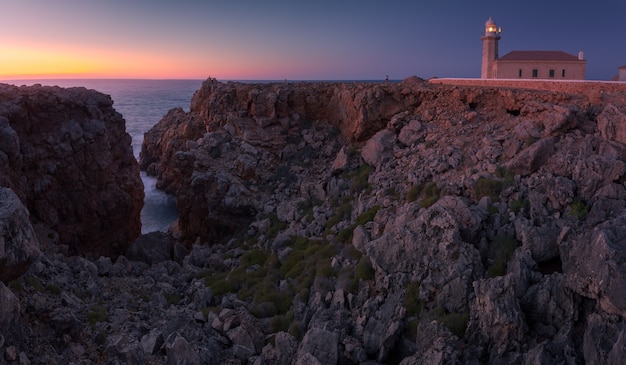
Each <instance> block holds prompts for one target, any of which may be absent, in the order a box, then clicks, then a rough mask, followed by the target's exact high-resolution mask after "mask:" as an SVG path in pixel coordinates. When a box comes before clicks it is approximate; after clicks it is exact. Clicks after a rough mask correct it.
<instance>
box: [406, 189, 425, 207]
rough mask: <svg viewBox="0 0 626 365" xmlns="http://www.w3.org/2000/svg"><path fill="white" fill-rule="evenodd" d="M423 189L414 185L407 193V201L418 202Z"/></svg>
mask: <svg viewBox="0 0 626 365" xmlns="http://www.w3.org/2000/svg"><path fill="white" fill-rule="evenodd" d="M421 191H422V189H421V188H420V186H418V185H413V186H411V187H410V188H409V191H408V192H407V193H406V200H407V201H408V202H409V203H411V202H414V201H416V200H417V197H419V195H420V192H421Z"/></svg>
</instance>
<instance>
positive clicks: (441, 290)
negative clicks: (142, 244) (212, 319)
mask: <svg viewBox="0 0 626 365" xmlns="http://www.w3.org/2000/svg"><path fill="white" fill-rule="evenodd" d="M575 91H576V90H575V85H574V86H570V89H568V90H567V91H563V92H561V91H549V90H547V91H540V90H528V89H515V88H504V87H472V86H467V87H463V86H455V85H436V84H432V83H427V82H424V81H422V80H419V79H416V78H412V79H407V80H405V81H403V82H401V83H397V84H394V83H386V84H361V83H351V84H350V83H344V84H339V83H337V84H325V83H313V84H311V83H307V84H296V83H293V84H292V83H284V84H265V85H259V84H256V85H253V84H235V83H218V82H216V81H215V80H207V81H206V82H205V83H204V84H203V86H202V88H201V89H200V90H199V91H198V92H197V93H196V95H195V96H194V99H193V101H192V104H191V110H190V112H188V113H185V112H183V111H182V110H173V111H171V112H170V113H169V114H168V115H167V116H165V117H164V118H163V120H161V122H160V123H159V124H158V125H157V126H155V128H154V129H153V130H151V131H150V132H148V133H147V134H146V138H145V142H144V146H143V149H142V154H141V156H142V160H141V165H142V168H144V169H146V170H147V171H148V172H150V173H152V174H155V175H156V176H157V177H158V178H159V182H160V184H161V186H162V187H163V188H164V189H166V190H167V191H170V192H172V193H175V194H176V195H177V198H178V207H179V211H180V222H179V227H178V228H179V230H180V231H179V232H177V234H178V235H179V237H181V238H182V241H183V242H185V243H186V244H187V247H191V246H190V245H191V244H192V243H195V244H200V245H210V246H211V245H213V247H221V249H220V250H226V251H228V250H229V249H232V248H233V247H240V248H239V249H241V247H245V249H244V252H246V251H247V250H250V249H252V248H255V249H257V250H261V251H262V252H263V253H265V255H266V256H263V257H264V258H266V259H267V261H264V260H262V259H259V261H258V262H256V265H257V266H254V263H253V262H248V261H247V260H246V254H245V253H244V254H243V256H241V258H240V260H239V261H236V262H231V261H229V262H231V263H232V265H234V266H230V268H228V269H226V270H224V269H220V268H216V267H213V266H211V265H209V267H208V268H207V269H205V270H206V272H207V275H209V276H208V277H209V278H214V277H216V276H218V275H223V276H221V278H222V280H224V281H226V282H228V281H230V280H239V281H243V284H242V283H241V282H240V283H239V284H234V286H233V287H229V288H227V289H223V288H221V287H220V288H219V289H218V287H217V286H218V283H217V282H213V281H211V280H213V279H207V280H206V285H208V286H209V287H211V288H212V289H213V292H214V293H215V292H218V293H221V292H222V291H224V292H226V293H228V292H232V293H237V295H238V298H239V299H240V300H243V301H244V303H248V304H246V305H247V306H248V309H249V310H250V311H252V312H253V313H257V314H258V312H259V311H261V312H262V314H261V315H260V317H261V318H263V317H264V316H268V317H271V316H272V315H281V314H283V313H284V314H283V315H288V316H292V317H290V318H292V321H293V322H292V325H291V326H289V329H290V330H289V331H288V332H289V333H291V335H292V336H295V337H291V340H293V341H295V342H294V343H296V344H298V345H297V346H296V345H293V346H292V347H291V350H290V351H292V352H291V354H292V355H289V356H288V355H284V354H283V353H282V352H281V351H282V350H281V346H286V345H284V344H281V345H279V344H278V343H276V344H275V345H274V346H273V347H272V348H273V350H272V351H274V352H269V353H266V352H265V351H262V352H261V351H260V348H259V347H255V348H256V350H254V349H253V350H251V353H250V355H252V354H257V355H258V356H260V358H263V359H265V360H266V361H274V360H276V358H272V356H275V357H278V358H279V359H280V361H286V362H287V363H288V362H289V361H296V360H295V359H298V360H297V361H296V362H297V363H300V362H302V361H305V360H304V359H309V360H310V359H312V358H315V359H317V360H318V361H320V363H336V362H340V363H359V362H362V361H365V360H374V361H379V362H400V360H402V359H404V360H402V363H403V364H413V363H432V361H435V360H436V361H435V362H441V363H447V362H455V361H461V362H469V363H472V362H475V363H482V362H490V363H547V362H550V361H556V362H583V361H592V362H596V363H610V362H611V361H612V360H611V359H618V358H621V357H622V356H623V355H624V351H625V350H626V349H625V348H624V347H623V345H622V343H623V341H624V340H623V338H624V336H626V322H624V318H625V316H626V302H625V301H624V300H623V298H624V297H625V295H626V287H625V286H624V283H625V282H626V280H625V279H626V277H625V275H626V270H624V267H623V259H624V257H625V256H624V255H625V254H626V248H625V247H624V245H623V242H626V232H625V231H624V230H623V228H622V226H623V221H624V219H626V214H625V213H626V210H625V208H626V204H625V203H624V198H626V190H625V186H624V182H625V177H624V173H625V172H626V164H625V162H626V145H624V143H625V142H626V140H625V138H624V133H623V130H624V121H625V120H626V99H625V95H626V89H624V88H620V87H619V85H617V86H616V85H611V87H610V88H608V89H607V91H606V92H598V93H592V94H593V95H589V94H588V93H583V92H575ZM579 91H582V90H579ZM222 244H226V245H225V246H224V245H222ZM301 246H304V247H309V248H308V250H309V251H310V252H311V253H310V254H309V255H307V254H306V253H300V252H301V251H300V250H301ZM319 246H323V247H326V249H327V250H328V251H325V254H326V255H327V256H328V257H331V258H332V260H331V261H330V262H329V263H328V265H329V267H328V268H325V269H323V268H322V269H320V268H319V265H322V264H320V261H324V260H322V259H321V258H319V257H318V259H317V260H319V261H316V259H314V258H313V257H315V255H314V254H313V253H312V252H315V251H316V248H317V249H319ZM350 249H354V251H355V252H356V253H354V252H353V253H352V254H350V253H348V252H350V251H349V250H350ZM305 252H306V251H305ZM294 253H298V255H299V256H297V257H299V260H300V261H301V262H300V263H299V264H297V265H303V266H305V267H306V265H313V264H311V263H310V261H316V262H317V263H316V264H315V265H318V268H317V269H311V270H313V271H311V272H309V274H310V275H312V276H313V277H314V279H312V281H311V282H307V281H306V280H304V279H303V278H302V277H301V276H300V275H302V273H303V272H307V271H306V269H305V268H299V269H296V268H294V267H292V266H290V265H293V263H292V262H291V260H296V259H295V258H294V257H293V256H292V255H293V254H294ZM357 253H358V254H357ZM221 257H223V256H221ZM271 257H275V259H271ZM273 260H276V261H273ZM363 260H365V261H363ZM270 262H271V264H270ZM359 262H361V263H362V262H365V263H364V264H363V265H364V266H363V267H367V265H368V264H370V263H371V266H372V267H373V270H374V272H375V275H373V276H371V277H368V278H369V279H370V280H371V281H368V280H364V278H363V277H360V281H358V280H357V282H359V283H360V284H358V285H357V284H353V286H350V285H347V284H346V283H347V282H349V280H347V279H346V278H348V277H350V278H353V279H354V277H355V276H357V277H358V275H363V274H362V273H361V274H356V272H357V271H356V270H357V268H358V269H359V270H365V269H364V268H363V267H359V266H358V265H359ZM259 265H260V266H259ZM267 265H276V267H278V269H277V273H275V274H268V273H266V274H261V273H259V276H261V277H262V278H260V279H257V280H261V282H262V283H265V284H266V285H269V286H259V285H261V284H256V285H254V288H255V289H254V290H264V291H267V292H269V293H273V294H268V296H269V297H271V298H274V299H273V300H271V302H273V303H275V304H274V306H272V305H268V304H264V303H265V301H266V300H267V299H263V298H262V297H263V296H262V295H258V293H257V294H254V293H253V292H250V293H249V294H247V291H246V285H248V284H246V280H247V276H246V275H244V276H243V277H242V276H241V275H236V273H237V270H246V271H245V272H250V271H255V270H257V271H258V270H260V269H263V270H266V271H270V272H271V271H272V270H271V269H270V268H268V267H267ZM322 266H323V265H322ZM350 268H353V269H350ZM294 270H295V272H294ZM320 270H321V271H320ZM350 270H355V271H350ZM264 275H268V276H270V277H273V278H274V279H271V280H270V279H267V278H268V276H264ZM272 275H274V276H272ZM235 277H236V278H237V279H235ZM263 278H265V279H263ZM250 280H252V279H250ZM266 280H270V282H272V281H273V284H269V283H267V282H266ZM303 282H304V284H303ZM219 285H224V283H223V282H222V283H219ZM250 285H251V284H250ZM273 285H275V286H273ZM309 285H310V287H309ZM354 285H357V286H354ZM302 286H304V287H305V288H306V289H307V292H306V294H297V293H298V290H302ZM308 290H310V291H308ZM284 294H288V295H289V296H290V297H293V295H294V294H296V296H295V299H294V300H293V303H290V304H289V305H282V307H281V305H280V304H276V303H280V298H282V295H284ZM259 307H261V309H259ZM268 308H269V309H268ZM257 317H258V316H257ZM442 323H443V324H444V326H441V325H440V324H442ZM294 326H296V327H297V329H294ZM220 328H221V327H220ZM224 331H226V330H225V329H224ZM249 333H250V335H251V336H252V337H253V338H254V335H253V334H252V333H251V332H249ZM270 333H271V331H270ZM426 333H433V335H425V334H426ZM267 334H269V333H267ZM433 336H434V337H433ZM322 348H324V349H325V350H323V351H322V350H321V349H322ZM279 353H280V355H279ZM287 359H291V360H287ZM392 359H393V360H392ZM309 360H306V361H309ZM311 361H312V360H311Z"/></svg>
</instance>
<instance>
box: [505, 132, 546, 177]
mask: <svg viewBox="0 0 626 365" xmlns="http://www.w3.org/2000/svg"><path fill="white" fill-rule="evenodd" d="M552 154H554V138H553V137H546V138H542V139H540V140H538V141H537V142H535V143H533V144H531V145H530V146H528V147H526V148H525V149H524V150H522V151H521V152H520V153H519V154H518V155H517V156H516V157H515V158H513V159H511V160H509V161H508V162H507V163H506V168H507V169H509V170H511V171H513V172H514V173H515V174H519V175H530V174H531V173H533V172H535V171H537V170H538V169H539V168H540V167H541V166H543V165H544V164H545V163H546V161H548V159H549V158H550V156H552Z"/></svg>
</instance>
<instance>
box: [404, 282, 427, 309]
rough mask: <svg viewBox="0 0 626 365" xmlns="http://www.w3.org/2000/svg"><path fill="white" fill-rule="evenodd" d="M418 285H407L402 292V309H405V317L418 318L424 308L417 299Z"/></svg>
mask: <svg viewBox="0 0 626 365" xmlns="http://www.w3.org/2000/svg"><path fill="white" fill-rule="evenodd" d="M419 293H420V285H419V284H418V283H415V282H413V283H409V285H407V286H406V291H405V292H404V307H405V308H406V316H407V317H415V316H419V315H420V314H421V312H422V309H423V308H424V302H423V301H422V300H421V299H420V298H419Z"/></svg>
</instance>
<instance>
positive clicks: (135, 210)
mask: <svg viewBox="0 0 626 365" xmlns="http://www.w3.org/2000/svg"><path fill="white" fill-rule="evenodd" d="M0 99H1V100H2V103H0V159H4V160H5V161H6V162H7V163H3V164H1V165H0V176H2V177H1V178H0V180H2V181H1V183H2V185H3V186H6V187H10V188H11V189H13V190H14V191H15V193H16V194H17V195H18V196H19V197H20V199H21V200H22V202H23V203H24V205H25V206H26V207H27V208H28V210H29V212H30V214H31V216H32V217H33V219H36V220H38V221H40V222H42V223H43V224H46V225H48V226H50V227H51V228H52V229H53V230H54V231H56V232H57V234H58V236H59V240H58V241H59V242H62V243H63V244H66V245H69V246H70V248H71V249H72V251H73V252H76V253H79V252H80V253H83V254H89V255H93V256H94V257H98V256H100V255H108V256H110V255H118V254H120V253H122V251H124V250H125V249H126V248H127V247H128V246H129V245H130V243H131V242H132V241H133V240H134V239H135V238H136V237H137V236H138V235H139V233H140V231H141V221H140V212H141V208H142V206H143V184H142V182H141V178H140V176H139V165H138V164H137V162H136V160H135V157H134V155H133V152H132V147H131V138H130V135H128V133H126V129H125V123H124V119H123V118H122V116H121V115H120V114H119V113H117V112H116V111H115V109H113V101H112V100H111V98H110V97H109V96H107V95H104V94H100V93H98V92H96V91H93V90H87V89H84V88H68V89H62V88H59V87H46V86H41V85H34V86H22V87H15V86H10V85H0ZM113 228H115V229H113Z"/></svg>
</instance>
